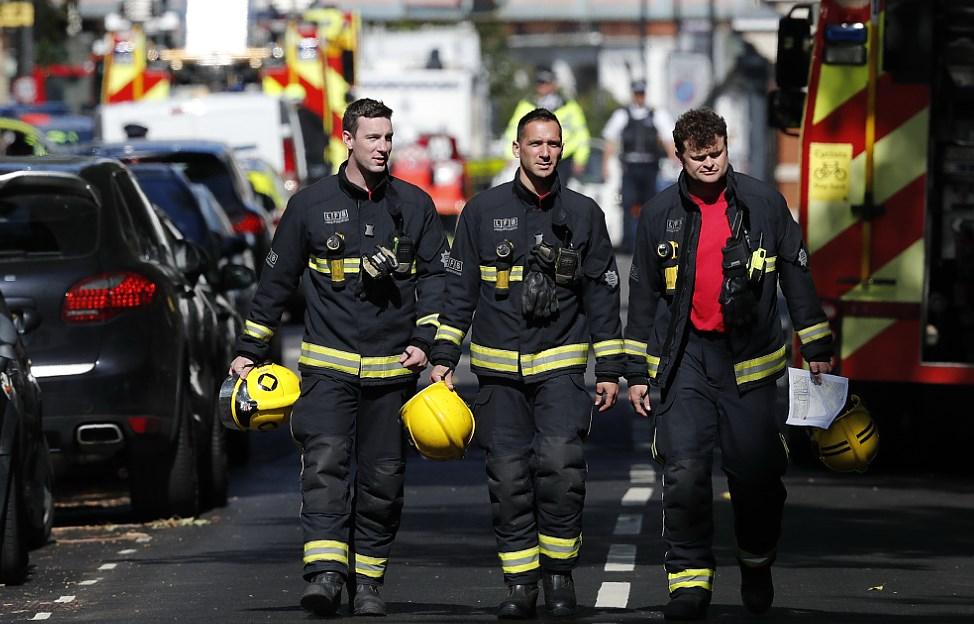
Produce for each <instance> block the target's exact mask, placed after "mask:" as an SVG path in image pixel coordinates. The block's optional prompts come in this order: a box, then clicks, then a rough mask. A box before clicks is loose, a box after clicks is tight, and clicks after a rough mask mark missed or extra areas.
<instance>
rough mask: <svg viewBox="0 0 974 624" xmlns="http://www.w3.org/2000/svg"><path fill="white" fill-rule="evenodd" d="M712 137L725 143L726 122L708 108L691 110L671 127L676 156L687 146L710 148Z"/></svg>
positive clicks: (712, 141)
mask: <svg viewBox="0 0 974 624" xmlns="http://www.w3.org/2000/svg"><path fill="white" fill-rule="evenodd" d="M714 137H723V138H724V141H725V142H726V141H727V122H726V121H724V118H723V117H721V116H720V115H718V114H717V113H715V112H714V111H713V110H711V109H709V108H693V109H690V110H688V111H687V112H685V113H683V114H682V115H680V118H679V119H677V120H676V125H675V126H674V127H673V144H674V145H675V146H676V151H677V153H678V154H682V153H683V149H684V148H685V147H686V146H687V145H693V147H694V148H696V149H702V148H706V147H710V146H711V145H713V143H714Z"/></svg>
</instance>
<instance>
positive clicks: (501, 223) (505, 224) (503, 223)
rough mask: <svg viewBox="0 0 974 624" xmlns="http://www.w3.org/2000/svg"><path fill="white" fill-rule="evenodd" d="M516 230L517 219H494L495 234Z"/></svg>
mask: <svg viewBox="0 0 974 624" xmlns="http://www.w3.org/2000/svg"><path fill="white" fill-rule="evenodd" d="M516 229H517V217H504V218H503V219H494V231H495V232H513V231H514V230H516Z"/></svg>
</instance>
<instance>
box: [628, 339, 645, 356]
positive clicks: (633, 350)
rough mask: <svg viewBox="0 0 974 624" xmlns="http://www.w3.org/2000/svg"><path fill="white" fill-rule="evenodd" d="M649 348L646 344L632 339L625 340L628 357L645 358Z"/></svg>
mask: <svg viewBox="0 0 974 624" xmlns="http://www.w3.org/2000/svg"><path fill="white" fill-rule="evenodd" d="M648 346H649V345H647V344H646V343H645V342H641V341H639V340H632V339H631V338H626V340H625V350H626V355H635V356H638V357H645V356H646V349H647V348H648Z"/></svg>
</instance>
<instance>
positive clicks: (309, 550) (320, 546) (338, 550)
mask: <svg viewBox="0 0 974 624" xmlns="http://www.w3.org/2000/svg"><path fill="white" fill-rule="evenodd" d="M315 561H337V562H339V563H344V564H345V565H348V544H346V543H344V542H335V541H332V540H315V541H313V542H305V543H304V564H305V565H308V564H309V563H314V562H315Z"/></svg>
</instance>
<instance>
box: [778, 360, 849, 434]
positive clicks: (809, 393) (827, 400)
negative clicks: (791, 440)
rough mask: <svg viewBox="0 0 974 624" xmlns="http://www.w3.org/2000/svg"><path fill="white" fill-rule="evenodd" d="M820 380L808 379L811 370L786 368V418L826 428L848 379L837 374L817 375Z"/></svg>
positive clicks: (842, 403)
mask: <svg viewBox="0 0 974 624" xmlns="http://www.w3.org/2000/svg"><path fill="white" fill-rule="evenodd" d="M819 377H820V378H821V380H822V383H820V384H817V383H815V382H813V381H812V373H811V372H809V371H807V370H804V369H801V368H789V369H788V420H787V421H785V422H786V423H787V424H789V425H795V426H798V427H820V428H822V429H828V428H829V425H831V424H832V421H833V420H835V417H836V416H838V415H839V412H840V411H841V410H842V408H843V407H844V406H845V401H846V395H847V394H848V393H849V379H848V378H847V377H839V376H838V375H819Z"/></svg>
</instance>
